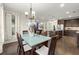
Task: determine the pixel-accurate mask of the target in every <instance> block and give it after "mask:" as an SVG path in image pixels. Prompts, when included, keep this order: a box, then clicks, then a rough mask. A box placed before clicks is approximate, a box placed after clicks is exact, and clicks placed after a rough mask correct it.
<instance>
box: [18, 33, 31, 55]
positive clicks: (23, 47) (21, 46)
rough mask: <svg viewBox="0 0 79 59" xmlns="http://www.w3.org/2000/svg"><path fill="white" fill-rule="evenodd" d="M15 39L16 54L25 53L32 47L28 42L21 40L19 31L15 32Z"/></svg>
mask: <svg viewBox="0 0 79 59" xmlns="http://www.w3.org/2000/svg"><path fill="white" fill-rule="evenodd" d="M17 39H18V44H19V45H18V49H17V51H18V54H23V55H25V53H27V52H28V51H30V50H31V49H32V48H31V47H30V46H29V45H28V44H25V45H24V44H23V42H22V38H21V35H20V34H19V33H17Z"/></svg>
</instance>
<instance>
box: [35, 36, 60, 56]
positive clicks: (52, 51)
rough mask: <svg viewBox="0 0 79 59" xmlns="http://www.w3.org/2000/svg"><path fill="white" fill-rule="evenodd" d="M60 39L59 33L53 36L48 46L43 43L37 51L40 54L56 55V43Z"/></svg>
mask: <svg viewBox="0 0 79 59" xmlns="http://www.w3.org/2000/svg"><path fill="white" fill-rule="evenodd" d="M57 40H58V35H56V36H53V37H52V38H51V40H50V44H49V46H48V47H46V46H45V45H43V46H42V47H41V48H39V49H37V50H36V51H35V52H36V53H37V54H38V55H54V54H55V48H56V43H57Z"/></svg>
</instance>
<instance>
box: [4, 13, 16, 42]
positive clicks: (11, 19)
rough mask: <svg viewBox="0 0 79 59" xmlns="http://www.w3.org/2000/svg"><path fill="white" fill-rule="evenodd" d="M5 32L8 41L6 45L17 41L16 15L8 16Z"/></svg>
mask: <svg viewBox="0 0 79 59" xmlns="http://www.w3.org/2000/svg"><path fill="white" fill-rule="evenodd" d="M5 18H6V19H5V23H6V24H5V27H6V29H5V31H6V39H5V43H11V42H14V41H16V31H17V30H16V28H17V26H16V20H17V19H16V16H15V15H14V14H7V13H6V17H5Z"/></svg>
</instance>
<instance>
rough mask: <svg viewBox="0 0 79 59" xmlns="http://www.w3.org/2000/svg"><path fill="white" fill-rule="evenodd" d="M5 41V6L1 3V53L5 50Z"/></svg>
mask: <svg viewBox="0 0 79 59" xmlns="http://www.w3.org/2000/svg"><path fill="white" fill-rule="evenodd" d="M3 43H4V8H3V4H0V53H2V52H3Z"/></svg>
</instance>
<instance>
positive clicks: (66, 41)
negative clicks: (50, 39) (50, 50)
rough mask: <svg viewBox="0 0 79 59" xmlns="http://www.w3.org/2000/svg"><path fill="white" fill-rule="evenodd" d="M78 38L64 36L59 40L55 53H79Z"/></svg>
mask: <svg viewBox="0 0 79 59" xmlns="http://www.w3.org/2000/svg"><path fill="white" fill-rule="evenodd" d="M76 42H77V40H76V38H75V37H68V36H63V38H61V39H60V40H58V42H57V46H56V50H55V54H56V55H79V49H78V48H77V43H76Z"/></svg>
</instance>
